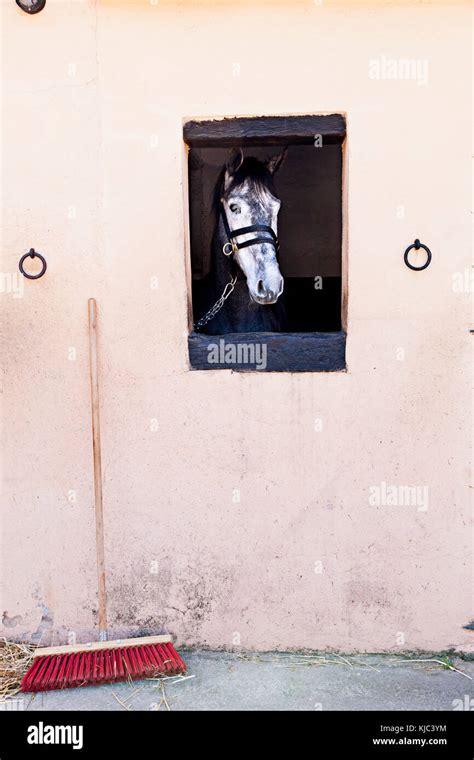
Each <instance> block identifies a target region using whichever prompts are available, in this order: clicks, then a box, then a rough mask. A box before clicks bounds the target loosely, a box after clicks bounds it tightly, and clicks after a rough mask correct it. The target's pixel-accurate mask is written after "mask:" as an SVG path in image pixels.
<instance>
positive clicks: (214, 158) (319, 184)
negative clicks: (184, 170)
mask: <svg viewBox="0 0 474 760" xmlns="http://www.w3.org/2000/svg"><path fill="white" fill-rule="evenodd" d="M284 147H285V144H284V143H282V145H281V146H278V145H276V146H272V147H268V146H265V147H262V146H246V147H245V149H244V155H245V156H255V157H257V158H260V159H265V158H268V157H271V156H273V155H276V154H278V153H280V152H281V151H282V150H283V148H284ZM228 154H229V149H228V148H191V149H190V151H189V194H190V195H189V200H190V222H191V265H192V276H193V279H192V283H193V285H192V298H193V312H194V314H193V317H194V321H197V320H198V319H199V318H200V317H201V316H202V315H203V313H204V310H205V307H204V305H203V304H205V303H207V299H206V297H205V296H206V292H207V289H208V288H209V279H210V267H211V242H212V235H213V231H214V224H215V216H214V213H213V209H212V200H213V193H214V187H215V184H216V181H217V178H218V175H219V172H220V171H221V168H222V166H223V165H224V164H225V162H226V159H227V156H228ZM275 185H276V189H277V194H278V196H279V198H280V199H281V202H282V204H281V209H280V213H279V215H278V237H279V240H280V253H279V263H280V270H281V273H282V275H283V277H284V279H285V289H284V292H283V295H282V296H281V298H283V299H284V302H285V306H286V311H287V315H288V320H289V328H288V331H289V332H334V331H339V330H340V329H341V246H342V150H341V146H340V145H326V146H324V147H314V146H312V145H293V146H292V145H290V146H288V155H287V157H286V159H285V162H284V163H283V165H282V166H281V168H280V169H279V171H278V173H277V174H276V177H275ZM224 308H225V307H224ZM263 308H265V307H263ZM203 332H207V333H208V334H212V321H211V322H210V323H209V324H208V325H207V327H206V328H205V330H204V331H203Z"/></svg>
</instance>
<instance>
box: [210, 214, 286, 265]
mask: <svg viewBox="0 0 474 760" xmlns="http://www.w3.org/2000/svg"><path fill="white" fill-rule="evenodd" d="M221 214H222V221H223V222H224V229H225V234H226V235H227V238H228V241H227V243H224V245H223V246H222V253H224V255H225V256H231V255H232V254H233V253H237V251H238V250H239V249H240V248H248V247H249V246H250V245H255V244H256V243H270V245H273V247H274V248H275V252H276V253H277V254H278V250H279V248H280V244H279V242H278V238H277V236H276V235H275V233H274V231H273V230H272V228H271V227H270V226H269V225H268V224H251V225H250V226H249V227H239V229H238V230H231V229H230V227H229V222H228V221H227V215H226V213H225V208H224V204H223V203H222V204H221ZM249 232H266V233H267V234H268V235H270V237H256V238H253V239H252V240H244V241H243V242H242V243H238V242H237V240H236V239H235V238H238V237H240V235H247V234H248V233H249Z"/></svg>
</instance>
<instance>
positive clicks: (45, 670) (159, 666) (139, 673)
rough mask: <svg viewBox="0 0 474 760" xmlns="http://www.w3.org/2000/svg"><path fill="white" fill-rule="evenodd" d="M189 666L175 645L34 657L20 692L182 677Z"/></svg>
mask: <svg viewBox="0 0 474 760" xmlns="http://www.w3.org/2000/svg"><path fill="white" fill-rule="evenodd" d="M185 672H186V665H185V663H184V662H183V660H182V659H181V657H180V656H179V654H178V652H177V651H176V649H175V648H174V646H173V645H172V644H169V643H166V644H143V645H137V646H129V647H117V648H116V649H96V650H95V651H94V650H93V649H92V650H91V651H87V652H71V653H69V654H67V653H66V654H60V655H57V654H56V655H45V656H38V657H35V658H34V660H33V663H32V664H31V666H30V667H29V669H28V670H27V672H26V673H25V675H24V676H23V680H22V682H21V686H20V689H21V691H49V690H51V689H69V688H71V687H74V686H89V685H97V684H101V683H115V682H117V681H127V680H128V679H132V680H133V679H140V678H147V677H150V676H154V675H160V674H163V675H167V676H171V675H179V674H181V673H185Z"/></svg>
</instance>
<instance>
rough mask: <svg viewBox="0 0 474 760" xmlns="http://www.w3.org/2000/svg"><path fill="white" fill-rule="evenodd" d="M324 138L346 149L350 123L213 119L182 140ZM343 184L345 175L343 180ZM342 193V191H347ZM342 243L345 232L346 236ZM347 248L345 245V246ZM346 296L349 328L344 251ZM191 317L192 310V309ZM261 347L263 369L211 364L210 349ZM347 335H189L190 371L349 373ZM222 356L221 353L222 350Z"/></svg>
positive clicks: (339, 119) (331, 117) (239, 142)
mask: <svg viewBox="0 0 474 760" xmlns="http://www.w3.org/2000/svg"><path fill="white" fill-rule="evenodd" d="M316 136H320V137H321V140H322V143H323V145H325V144H340V145H343V143H344V140H345V138H346V120H345V117H344V116H343V115H342V114H328V115H302V116H259V117H236V118H230V117H229V118H224V119H215V120H214V119H213V120H203V121H198V120H192V121H186V122H185V123H184V125H183V137H184V141H185V143H186V145H187V146H188V147H190V148H191V147H238V146H245V145H255V144H258V145H279V144H281V143H282V142H285V143H287V144H288V145H314V143H315V139H316ZM341 181H342V184H343V185H344V172H343V176H342V178H341ZM343 190H344V188H343ZM343 240H344V231H343ZM343 247H344V243H343ZM341 255H342V266H343V280H342V282H343V293H342V307H341V312H342V313H341V319H342V325H343V327H344V326H345V324H346V313H345V311H346V307H347V298H346V293H345V284H344V283H345V272H344V270H345V261H344V250H343V251H341ZM191 314H192V309H191ZM222 341H224V345H238V344H246V345H252V344H260V345H264V346H266V349H265V350H266V361H265V366H264V367H259V366H258V365H255V366H252V365H249V364H239V363H235V362H233V363H232V364H231V365H229V364H228V363H226V362H223V363H219V362H216V363H211V362H210V361H209V351H208V349H209V347H210V344H218V345H221V346H222ZM345 347H346V331H345V330H344V329H342V330H340V331H338V332H328V333H323V332H312V333H258V332H256V333H232V334H228V335H206V334H202V333H196V332H191V334H190V335H189V337H188V351H189V362H190V369H192V370H212V369H230V370H237V371H243V372H255V371H258V372H335V371H343V370H345V369H346V360H345ZM220 354H221V356H223V352H222V349H221V352H220Z"/></svg>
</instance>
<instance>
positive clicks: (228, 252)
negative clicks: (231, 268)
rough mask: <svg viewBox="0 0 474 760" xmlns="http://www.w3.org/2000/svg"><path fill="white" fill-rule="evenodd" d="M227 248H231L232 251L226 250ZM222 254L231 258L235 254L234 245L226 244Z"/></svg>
mask: <svg viewBox="0 0 474 760" xmlns="http://www.w3.org/2000/svg"><path fill="white" fill-rule="evenodd" d="M227 246H230V251H229V250H226V249H227ZM222 253H223V254H224V256H231V255H232V254H233V253H234V245H233V243H224V245H223V246H222Z"/></svg>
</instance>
